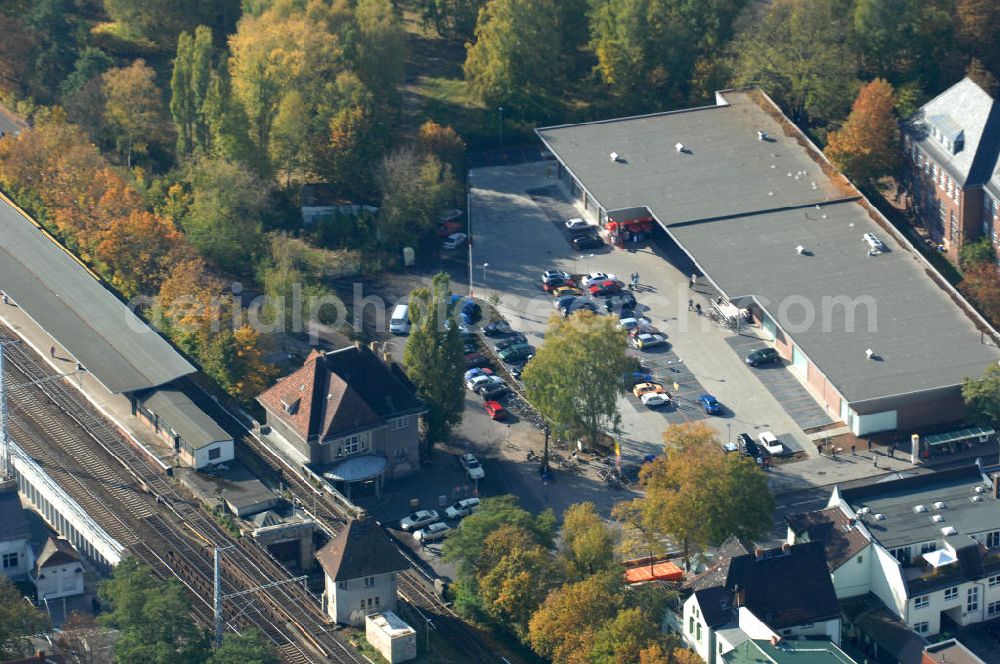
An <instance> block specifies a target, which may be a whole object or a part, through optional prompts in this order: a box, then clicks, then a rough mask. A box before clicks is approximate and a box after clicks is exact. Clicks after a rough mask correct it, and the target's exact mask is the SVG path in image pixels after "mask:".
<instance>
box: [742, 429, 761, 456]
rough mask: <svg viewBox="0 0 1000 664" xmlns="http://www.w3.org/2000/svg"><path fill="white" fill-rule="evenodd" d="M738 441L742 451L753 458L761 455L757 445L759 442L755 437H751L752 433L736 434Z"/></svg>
mask: <svg viewBox="0 0 1000 664" xmlns="http://www.w3.org/2000/svg"><path fill="white" fill-rule="evenodd" d="M736 443H737V444H738V445H739V446H740V452H742V453H743V454H745V455H746V456H748V457H750V458H751V459H756V458H757V457H759V456H761V450H760V448H759V447H757V443H755V442H754V440H753V438H751V437H750V434H748V433H741V434H740V435H738V436H736Z"/></svg>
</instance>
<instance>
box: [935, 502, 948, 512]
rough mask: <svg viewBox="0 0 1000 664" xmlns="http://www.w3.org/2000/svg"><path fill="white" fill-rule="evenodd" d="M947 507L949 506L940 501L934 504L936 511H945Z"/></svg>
mask: <svg viewBox="0 0 1000 664" xmlns="http://www.w3.org/2000/svg"><path fill="white" fill-rule="evenodd" d="M946 507H948V504H947V503H945V502H943V501H940V500H939V501H937V502H936V503H934V509H936V510H943V509H944V508H946Z"/></svg>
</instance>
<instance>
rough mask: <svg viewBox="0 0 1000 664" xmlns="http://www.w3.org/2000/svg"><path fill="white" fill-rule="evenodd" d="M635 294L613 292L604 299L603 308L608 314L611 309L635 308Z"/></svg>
mask: <svg viewBox="0 0 1000 664" xmlns="http://www.w3.org/2000/svg"><path fill="white" fill-rule="evenodd" d="M635 305H636V302H635V295H632V293H629V292H628V291H625V292H623V293H615V294H614V295H612V296H610V297H609V298H608V299H606V300H604V310H605V311H607V312H608V313H609V314H610V313H611V312H612V311H622V310H626V309H635Z"/></svg>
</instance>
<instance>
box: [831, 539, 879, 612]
mask: <svg viewBox="0 0 1000 664" xmlns="http://www.w3.org/2000/svg"><path fill="white" fill-rule="evenodd" d="M859 558H860V559H861V562H860V563H859V562H858V559H859ZM874 559H875V554H874V553H873V549H872V545H870V544H869V545H868V546H867V547H865V548H864V549H862V551H861V553H859V554H857V555H856V556H854V557H853V558H851V559H850V560H848V561H847V562H845V563H844V564H843V565H841V566H840V567H838V568H837V569H835V570H834V571H833V573H832V574H831V575H830V576H831V578H832V579H833V589H834V591H836V593H837V599H844V598H845V597H857V596H858V595H865V594H867V593H868V591H869V590H870V589H871V585H872V584H871V574H872V568H873V562H874Z"/></svg>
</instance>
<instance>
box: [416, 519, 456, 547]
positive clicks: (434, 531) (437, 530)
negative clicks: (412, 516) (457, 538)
mask: <svg viewBox="0 0 1000 664" xmlns="http://www.w3.org/2000/svg"><path fill="white" fill-rule="evenodd" d="M450 532H451V527H450V526H449V525H448V524H446V523H432V524H431V525H429V526H427V527H426V528H421V529H420V530H418V531H417V532H415V533H413V539H415V540H417V541H418V542H420V543H421V544H425V543H427V542H433V541H434V540H439V539H442V538H443V537H444V536H445V535H447V534H448V533H450Z"/></svg>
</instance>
